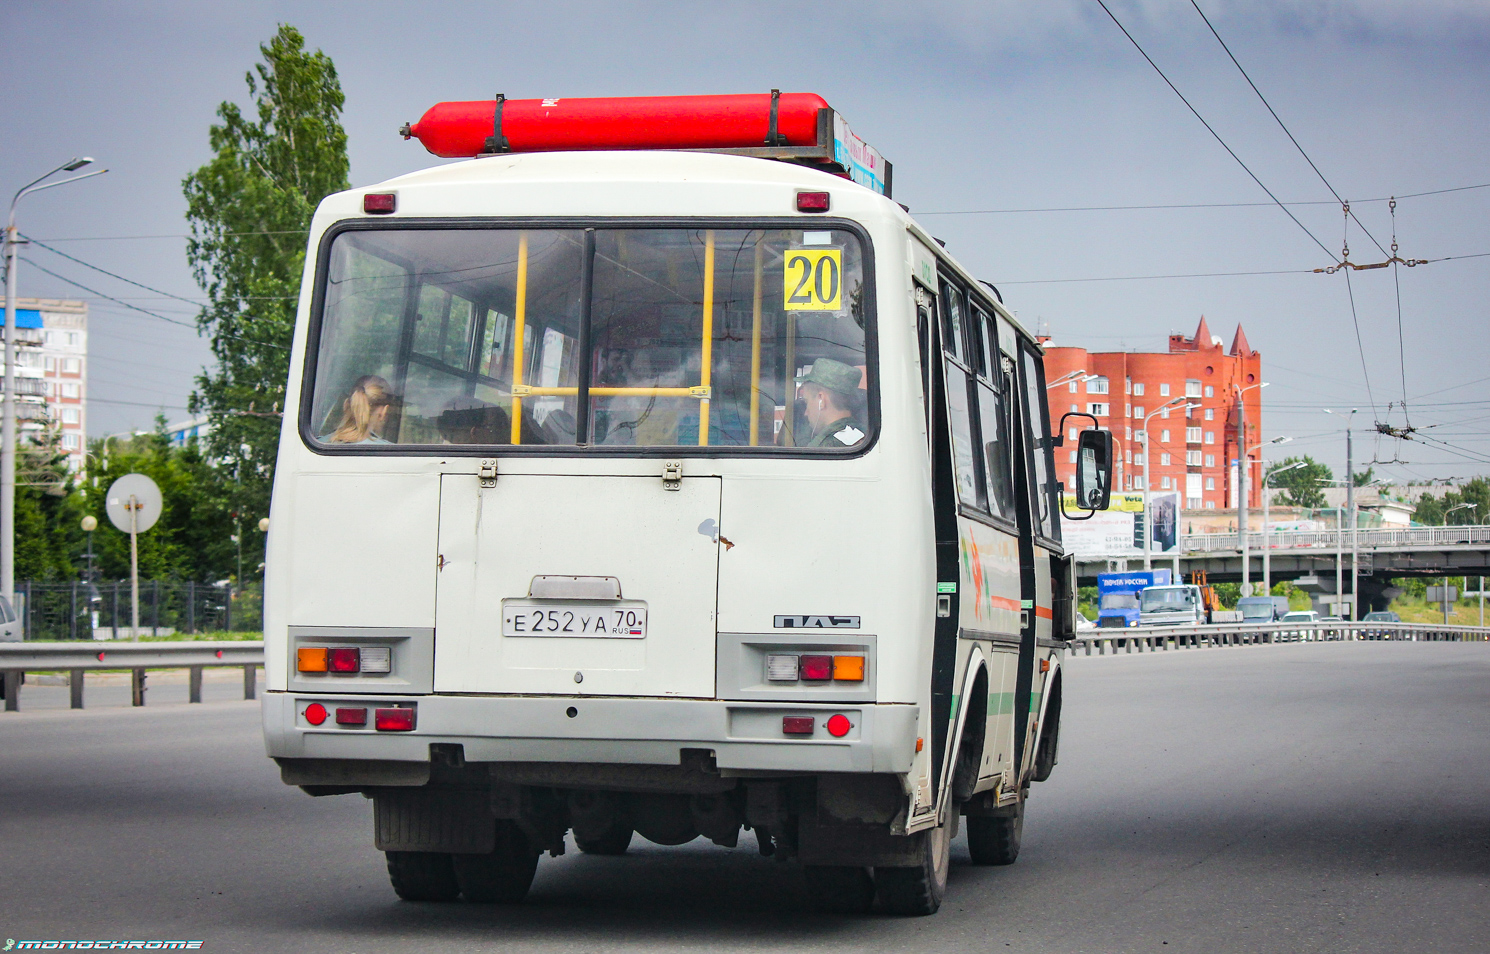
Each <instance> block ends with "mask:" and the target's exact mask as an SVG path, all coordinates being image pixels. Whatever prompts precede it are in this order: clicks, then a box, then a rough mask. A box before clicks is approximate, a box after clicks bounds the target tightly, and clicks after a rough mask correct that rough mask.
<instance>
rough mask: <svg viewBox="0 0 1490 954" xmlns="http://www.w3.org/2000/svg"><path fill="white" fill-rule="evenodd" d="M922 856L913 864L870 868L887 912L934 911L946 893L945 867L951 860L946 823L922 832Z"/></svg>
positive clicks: (950, 831)
mask: <svg viewBox="0 0 1490 954" xmlns="http://www.w3.org/2000/svg"><path fill="white" fill-rule="evenodd" d="M922 838H924V839H925V841H926V856H925V857H924V858H923V859H922V861H921V863H920V864H919V865H916V866H915V867H913V868H876V869H874V887H875V893H876V894H877V895H878V896H879V902H880V907H882V908H884V909H885V911H886V912H887V913H889V914H902V915H908V916H912V917H916V916H923V915H927V914H935V913H936V912H937V909H938V908H940V907H941V906H942V898H943V897H945V896H946V893H947V869H948V868H950V867H951V864H952V829H951V827H950V826H949V825H942V826H940V827H938V828H933V829H932V830H930V831H928V832H926V833H924V834H923V835H922Z"/></svg>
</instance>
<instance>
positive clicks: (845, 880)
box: [802, 865, 874, 914]
mask: <svg viewBox="0 0 1490 954" xmlns="http://www.w3.org/2000/svg"><path fill="white" fill-rule="evenodd" d="M802 875H803V877H805V878H806V879H807V891H808V893H809V894H810V895H811V896H812V902H813V905H814V906H815V907H816V908H817V909H818V910H819V911H824V912H827V913H829V914H868V913H869V909H870V908H872V907H874V878H872V877H870V874H869V869H868V868H852V867H845V866H842V865H805V866H803V868H802Z"/></svg>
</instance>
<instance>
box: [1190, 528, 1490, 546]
mask: <svg viewBox="0 0 1490 954" xmlns="http://www.w3.org/2000/svg"><path fill="white" fill-rule="evenodd" d="M1481 544H1486V545H1490V526H1479V525H1475V526H1462V527H1410V528H1407V529H1399V530H1387V529H1380V528H1372V529H1369V530H1357V531H1356V546H1357V547H1359V548H1360V549H1362V550H1410V549H1432V548H1435V547H1454V546H1475V545H1481ZM1247 546H1248V548H1249V549H1251V550H1255V551H1257V552H1259V553H1260V552H1261V551H1262V548H1263V540H1262V531H1261V530H1249V531H1248V532H1247ZM1336 546H1344V547H1345V548H1346V549H1349V547H1350V530H1349V529H1348V528H1347V529H1345V530H1341V531H1336V530H1333V529H1331V530H1283V531H1273V532H1269V533H1268V538H1267V548H1268V549H1269V550H1306V549H1328V550H1333V549H1334V548H1335V547H1336ZM1180 548H1181V549H1182V550H1183V551H1184V552H1186V553H1215V552H1218V551H1227V550H1236V551H1240V550H1241V548H1242V538H1241V535H1240V534H1237V533H1192V534H1186V535H1183V536H1181V537H1180Z"/></svg>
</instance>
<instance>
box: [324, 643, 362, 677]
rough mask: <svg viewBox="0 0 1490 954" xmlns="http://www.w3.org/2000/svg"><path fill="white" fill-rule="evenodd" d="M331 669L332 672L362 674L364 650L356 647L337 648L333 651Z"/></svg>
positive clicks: (330, 662)
mask: <svg viewBox="0 0 1490 954" xmlns="http://www.w3.org/2000/svg"><path fill="white" fill-rule="evenodd" d="M329 668H330V670H331V671H332V672H361V671H362V650H360V649H358V648H357V647H356V646H337V647H336V648H334V649H332V650H331V653H330V659H329Z"/></svg>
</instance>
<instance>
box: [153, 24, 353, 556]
mask: <svg viewBox="0 0 1490 954" xmlns="http://www.w3.org/2000/svg"><path fill="white" fill-rule="evenodd" d="M259 51H260V53H261V54H262V55H263V62H262V63H258V64H256V65H255V66H254V69H253V70H252V71H251V72H249V73H248V74H247V76H246V80H247V83H248V92H249V96H250V98H251V99H252V100H253V105H254V113H255V115H254V116H247V115H245V114H244V112H243V111H242V110H240V109H239V107H238V106H237V105H236V104H234V103H229V102H224V103H223V104H222V105H221V106H220V107H218V110H217V115H218V117H219V118H220V119H221V120H222V122H221V123H220V124H216V125H213V126H212V128H211V132H210V135H209V138H210V141H211V145H212V150H213V152H214V153H215V155H214V156H213V158H212V160H211V161H210V162H208V163H207V164H206V165H204V166H202V167H201V168H200V169H198V170H196V171H195V172H193V173H192V174H191V175H189V176H187V177H186V179H185V181H184V182H183V183H182V187H183V190H184V191H185V193H186V202H187V213H186V215H187V220H188V222H189V223H190V225H191V238H190V240H189V241H188V242H187V250H186V254H187V259H188V261H189V262H190V264H191V266H192V270H193V272H194V273H195V275H196V279H197V283H198V284H199V285H201V287H202V289H203V290H204V291H205V292H206V293H207V299H208V304H207V305H206V307H205V308H203V310H202V313H201V314H200V315H199V316H198V319H197V321H198V324H199V325H200V327H201V329H202V331H203V332H204V333H205V334H208V335H210V337H211V339H212V354H213V357H214V358H215V359H216V367H215V368H214V369H212V370H210V371H204V372H203V373H202V374H201V375H199V376H198V377H197V390H196V392H195V393H193V395H192V397H191V408H192V411H193V412H194V413H202V412H205V413H206V414H207V415H208V416H209V418H210V419H211V424H212V432H211V434H210V436H209V437H208V439H207V445H208V446H207V451H208V453H209V454H210V455H211V457H212V458H213V459H215V460H216V461H218V464H219V466H220V467H221V468H223V469H224V470H225V471H226V475H227V476H228V477H229V478H231V480H232V481H233V482H234V483H233V485H232V486H231V487H230V489H231V497H232V504H233V509H235V510H236V511H237V512H239V513H241V514H244V516H245V519H246V521H247V522H248V523H249V524H256V523H257V521H258V518H259V517H260V516H264V515H267V514H268V512H269V492H270V488H271V486H272V484H273V474H274V462H275V457H276V455H277V453H278V449H279V428H280V416H281V413H282V412H283V411H284V393H285V380H286V378H287V376H288V372H289V353H290V352H289V348H290V338H291V335H292V333H293V330H294V324H295V303H296V300H297V298H298V295H299V291H300V277H301V270H302V268H303V265H304V261H305V233H306V230H307V229H308V228H309V226H310V220H311V215H312V214H313V213H314V211H315V207H316V204H317V203H319V202H320V200H321V199H322V198H324V197H325V196H327V195H329V194H331V193H333V192H338V191H341V190H344V189H346V188H348V181H347V171H348V165H347V136H346V132H345V131H344V130H343V129H342V126H341V119H340V117H341V111H342V105H343V102H344V97H343V95H342V91H341V83H340V81H339V80H338V79H337V76H336V68H335V67H334V66H333V65H332V63H331V58H330V57H328V56H326V54H324V53H322V52H321V51H319V50H317V51H315V52H309V51H307V50H306V49H305V40H304V37H302V36H301V34H300V32H299V31H298V30H296V29H295V28H294V27H292V26H289V25H286V24H281V25H280V27H279V32H278V33H276V34H275V36H274V38H273V39H272V40H270V41H269V42H268V43H265V44H262V45H260V47H259ZM250 518H251V519H250ZM245 543H247V541H245ZM255 565H257V561H256V562H255Z"/></svg>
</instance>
